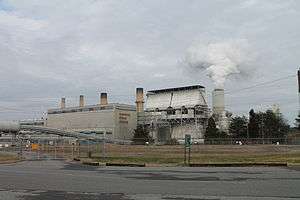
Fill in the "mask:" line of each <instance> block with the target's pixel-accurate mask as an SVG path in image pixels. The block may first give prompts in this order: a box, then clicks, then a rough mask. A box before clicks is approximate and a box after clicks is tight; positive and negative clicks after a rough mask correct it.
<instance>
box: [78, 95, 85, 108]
mask: <svg viewBox="0 0 300 200" xmlns="http://www.w3.org/2000/svg"><path fill="white" fill-rule="evenodd" d="M79 107H84V96H83V95H80V96H79Z"/></svg>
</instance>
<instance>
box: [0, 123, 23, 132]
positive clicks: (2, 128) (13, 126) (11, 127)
mask: <svg viewBox="0 0 300 200" xmlns="http://www.w3.org/2000/svg"><path fill="white" fill-rule="evenodd" d="M19 131H20V123H19V122H17V121H0V132H6V133H7V132H19Z"/></svg>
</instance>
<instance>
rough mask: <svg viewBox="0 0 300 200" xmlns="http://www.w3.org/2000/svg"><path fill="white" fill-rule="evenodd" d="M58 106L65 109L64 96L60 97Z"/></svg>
mask: <svg viewBox="0 0 300 200" xmlns="http://www.w3.org/2000/svg"><path fill="white" fill-rule="evenodd" d="M60 108H61V109H65V108H66V98H65V97H63V98H61V101H60Z"/></svg>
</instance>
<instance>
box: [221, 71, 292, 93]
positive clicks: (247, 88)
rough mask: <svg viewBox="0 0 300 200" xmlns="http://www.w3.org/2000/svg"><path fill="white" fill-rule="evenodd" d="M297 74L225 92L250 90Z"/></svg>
mask: <svg viewBox="0 0 300 200" xmlns="http://www.w3.org/2000/svg"><path fill="white" fill-rule="evenodd" d="M296 76H297V75H289V76H285V77H282V78H278V79H275V80H271V81H266V82H262V83H258V84H255V85H252V86H249V87H245V88H241V89H238V90H233V91H228V92H226V93H225V94H232V93H235V92H240V91H243V90H249V89H252V88H256V87H260V86H264V85H269V84H271V83H276V82H279V81H282V80H285V79H288V78H292V77H296Z"/></svg>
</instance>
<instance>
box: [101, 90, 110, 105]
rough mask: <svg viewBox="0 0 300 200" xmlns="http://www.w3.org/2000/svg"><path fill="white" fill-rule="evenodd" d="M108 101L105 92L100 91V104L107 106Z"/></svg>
mask: <svg viewBox="0 0 300 200" xmlns="http://www.w3.org/2000/svg"><path fill="white" fill-rule="evenodd" d="M107 105H108V101H107V93H101V94H100V106H107Z"/></svg>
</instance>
